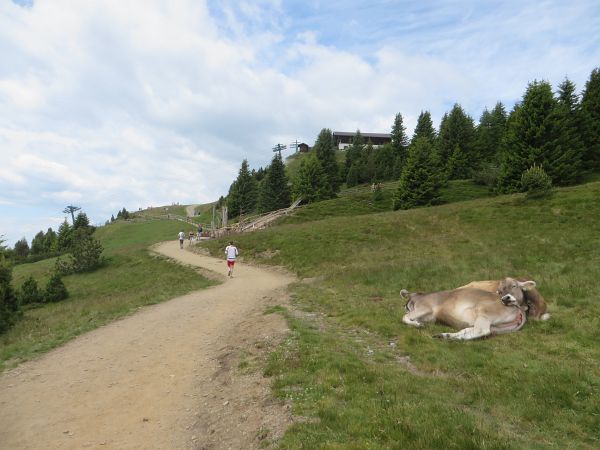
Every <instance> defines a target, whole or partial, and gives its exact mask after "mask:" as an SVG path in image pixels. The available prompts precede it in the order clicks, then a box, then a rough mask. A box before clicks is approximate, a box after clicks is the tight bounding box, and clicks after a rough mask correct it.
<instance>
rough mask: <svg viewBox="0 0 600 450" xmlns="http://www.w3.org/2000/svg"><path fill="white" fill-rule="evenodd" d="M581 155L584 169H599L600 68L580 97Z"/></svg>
mask: <svg viewBox="0 0 600 450" xmlns="http://www.w3.org/2000/svg"><path fill="white" fill-rule="evenodd" d="M581 118H582V137H583V142H584V145H585V152H584V155H583V160H584V167H585V169H586V170H592V169H600V68H595V69H594V70H592V73H591V74H590V79H589V80H588V81H587V82H586V83H585V89H584V90H583V94H582V98H581Z"/></svg>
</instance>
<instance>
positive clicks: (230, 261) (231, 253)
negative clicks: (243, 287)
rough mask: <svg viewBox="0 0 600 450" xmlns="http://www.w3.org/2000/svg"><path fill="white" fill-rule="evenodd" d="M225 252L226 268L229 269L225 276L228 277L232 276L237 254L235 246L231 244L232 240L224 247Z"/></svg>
mask: <svg viewBox="0 0 600 450" xmlns="http://www.w3.org/2000/svg"><path fill="white" fill-rule="evenodd" d="M225 254H226V255H227V268H228V269H229V272H228V273H227V276H229V278H232V277H233V266H234V265H235V258H236V256H237V255H238V254H239V252H238V249H237V247H236V246H235V245H233V241H230V242H229V245H228V246H227V247H225Z"/></svg>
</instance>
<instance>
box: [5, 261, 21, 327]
mask: <svg viewBox="0 0 600 450" xmlns="http://www.w3.org/2000/svg"><path fill="white" fill-rule="evenodd" d="M11 282H12V268H11V267H10V266H9V264H8V262H7V261H6V260H5V259H4V257H2V256H0V333H3V332H5V331H6V330H8V329H9V328H10V327H11V326H12V325H13V324H14V323H15V321H16V319H17V317H18V315H19V303H18V301H17V296H16V295H15V292H14V290H13V288H12V285H11Z"/></svg>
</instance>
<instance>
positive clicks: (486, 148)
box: [475, 102, 507, 162]
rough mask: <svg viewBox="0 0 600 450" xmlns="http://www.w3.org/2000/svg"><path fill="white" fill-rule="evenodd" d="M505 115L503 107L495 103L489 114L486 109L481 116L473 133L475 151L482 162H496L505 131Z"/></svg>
mask: <svg viewBox="0 0 600 450" xmlns="http://www.w3.org/2000/svg"><path fill="white" fill-rule="evenodd" d="M506 120H507V114H506V110H505V108H504V105H503V104H502V103H500V102H498V103H496V106H495V107H494V109H493V110H492V111H491V112H490V111H488V110H487V108H486V109H485V110H484V111H483V113H482V114H481V118H480V119H479V125H478V126H477V128H476V131H475V136H476V137H475V140H476V147H477V151H478V153H479V155H480V157H481V161H482V162H497V161H498V158H499V152H500V145H501V142H502V138H503V137H504V132H505V130H506Z"/></svg>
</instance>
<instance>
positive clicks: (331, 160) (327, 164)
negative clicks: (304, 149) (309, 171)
mask: <svg viewBox="0 0 600 450" xmlns="http://www.w3.org/2000/svg"><path fill="white" fill-rule="evenodd" d="M313 150H314V151H315V153H316V155H317V158H318V159H319V161H320V162H321V166H322V167H323V170H324V171H325V175H326V176H327V182H328V183H329V186H330V188H331V192H338V191H339V189H340V178H339V167H338V163H337V160H336V157H335V151H336V146H335V143H334V141H333V133H332V132H331V130H330V129H329V128H323V129H322V130H321V132H320V133H319V136H318V137H317V140H316V141H315V145H314V147H313Z"/></svg>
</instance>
